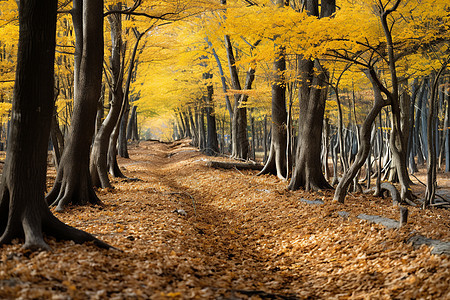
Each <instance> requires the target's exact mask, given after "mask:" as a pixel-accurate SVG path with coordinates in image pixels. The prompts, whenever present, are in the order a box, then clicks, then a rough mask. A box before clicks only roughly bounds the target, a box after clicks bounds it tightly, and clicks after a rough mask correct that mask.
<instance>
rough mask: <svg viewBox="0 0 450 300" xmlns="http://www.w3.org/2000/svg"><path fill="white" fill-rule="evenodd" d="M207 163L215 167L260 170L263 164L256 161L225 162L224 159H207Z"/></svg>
mask: <svg viewBox="0 0 450 300" xmlns="http://www.w3.org/2000/svg"><path fill="white" fill-rule="evenodd" d="M206 165H207V166H208V167H211V168H215V169H238V170H258V171H261V170H262V168H263V165H258V164H255V163H238V162H224V161H213V160H210V161H207V162H206Z"/></svg>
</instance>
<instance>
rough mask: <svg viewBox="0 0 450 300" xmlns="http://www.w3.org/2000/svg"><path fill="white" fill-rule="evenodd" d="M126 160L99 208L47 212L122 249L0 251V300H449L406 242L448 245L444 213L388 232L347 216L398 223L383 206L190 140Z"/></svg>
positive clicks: (442, 261)
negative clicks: (271, 172)
mask: <svg viewBox="0 0 450 300" xmlns="http://www.w3.org/2000/svg"><path fill="white" fill-rule="evenodd" d="M130 157H131V159H120V160H119V165H120V166H121V167H122V169H123V171H124V173H125V175H127V176H128V177H129V178H131V179H113V180H112V182H113V185H114V186H115V189H112V190H111V189H104V190H99V191H98V194H99V197H100V198H101V199H102V201H103V202H104V204H105V205H104V206H103V207H99V206H87V207H71V208H69V209H68V210H67V211H66V212H64V213H55V214H56V215H57V216H58V218H60V219H61V220H63V221H64V222H66V223H68V224H70V225H72V226H75V227H77V228H79V229H83V230H86V231H88V232H90V233H92V234H94V235H96V236H97V237H99V238H100V239H102V240H104V241H105V242H107V243H109V244H111V245H113V246H115V247H117V248H119V249H121V250H123V251H122V252H120V251H115V250H109V251H108V250H102V249H97V248H96V247H94V246H92V245H75V244H73V243H72V242H57V241H54V240H49V241H48V242H49V244H50V246H51V247H52V249H53V251H52V252H41V253H31V252H27V251H24V250H22V249H21V248H20V242H18V243H16V244H14V245H10V246H3V247H2V248H1V250H0V260H1V264H0V298H2V299H4V298H5V299H13V298H19V297H22V298H24V299H39V298H41V299H44V298H45V299H87V298H90V299H149V298H150V299H191V298H197V299H247V298H252V299H260V298H262V299H307V298H309V299H316V298H323V299H347V298H355V299H362V298H374V299H379V298H402V299H408V298H422V297H423V298H427V297H428V298H432V299H445V298H447V299H448V298H450V292H449V286H450V260H449V258H448V257H446V256H435V255H431V254H430V249H429V248H428V247H426V246H422V247H421V248H419V249H414V248H413V247H412V246H411V245H407V244H405V243H404V241H405V240H406V239H407V238H408V237H409V236H411V235H412V234H417V233H420V234H422V235H424V236H427V237H429V238H435V239H441V240H445V241H450V230H449V229H450V214H449V211H448V210H441V209H435V210H427V211H422V210H420V209H417V208H410V222H409V223H408V224H407V225H406V226H404V227H402V228H401V229H395V230H388V229H385V228H384V227H382V226H381V225H374V224H369V223H368V222H366V221H362V220H359V219H357V218H356V216H357V215H358V214H360V213H365V214H377V215H381V216H383V217H389V218H393V219H398V217H399V216H398V208H396V207H392V204H391V201H390V200H389V199H378V198H372V197H368V196H365V195H364V196H363V195H357V194H355V195H350V196H349V197H348V199H347V202H346V204H345V205H339V204H332V203H331V199H332V193H331V192H321V193H304V192H302V191H296V192H292V191H287V189H286V186H287V183H286V182H283V181H280V180H278V179H277V178H276V177H275V176H260V177H258V176H255V174H256V172H255V171H237V170H217V169H212V168H208V167H207V166H206V160H209V159H210V158H209V157H206V156H204V155H203V154H202V153H200V152H198V151H197V150H196V149H195V148H192V147H190V146H189V144H188V142H187V141H180V142H176V143H171V144H163V143H159V142H152V141H148V142H141V143H140V144H139V145H138V146H133V147H130ZM214 160H224V161H228V160H229V159H227V158H214ZM133 178H137V179H139V180H135V179H133ZM53 179H54V172H52V171H50V172H49V185H50V184H51V181H52V180H53ZM300 199H306V200H316V199H320V200H323V201H324V204H322V205H310V204H307V203H305V202H302V201H300ZM341 211H346V212H348V216H344V217H342V216H341V214H340V212H341Z"/></svg>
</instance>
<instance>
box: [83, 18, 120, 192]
mask: <svg viewBox="0 0 450 300" xmlns="http://www.w3.org/2000/svg"><path fill="white" fill-rule="evenodd" d="M108 20H109V23H110V25H111V41H112V51H111V74H112V75H111V77H112V79H111V81H112V82H111V86H110V90H111V93H112V99H111V102H110V109H109V112H108V115H107V116H106V119H105V120H104V121H103V123H102V126H101V127H100V129H99V131H98V133H97V134H96V136H95V139H94V143H93V145H92V150H91V161H90V165H89V170H90V173H91V178H92V183H93V184H94V186H97V187H101V188H108V187H112V185H111V182H110V181H109V177H108V151H109V144H110V143H109V141H110V139H111V138H112V139H115V141H117V136H118V131H117V133H116V136H115V137H112V135H111V134H112V132H113V130H114V128H115V127H116V124H117V123H118V120H119V118H120V112H121V110H122V103H123V90H122V83H123V67H121V58H122V51H123V49H122V48H123V47H122V18H121V15H120V14H112V15H110V16H108ZM122 66H123V63H122ZM115 141H112V142H113V143H114V148H116V144H115V143H116V142H115ZM114 150H115V149H113V150H112V152H113V154H111V155H114V158H113V160H115V159H116V154H117V150H115V151H114ZM111 165H114V163H111Z"/></svg>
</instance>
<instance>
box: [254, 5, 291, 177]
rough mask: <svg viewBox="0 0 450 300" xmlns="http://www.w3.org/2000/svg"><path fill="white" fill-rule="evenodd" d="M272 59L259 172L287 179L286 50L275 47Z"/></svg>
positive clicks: (281, 47)
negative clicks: (265, 146) (268, 133)
mask: <svg viewBox="0 0 450 300" xmlns="http://www.w3.org/2000/svg"><path fill="white" fill-rule="evenodd" d="M276 5H277V6H278V7H280V8H282V7H283V5H284V1H283V0H277V1H276ZM277 48H278V49H277V52H278V53H277V54H276V57H275V61H274V64H273V66H274V79H273V83H272V139H271V142H270V152H269V157H268V159H267V161H266V164H265V166H264V168H263V170H262V171H261V172H260V173H259V174H274V175H277V177H278V178H280V179H287V177H288V168H289V166H287V122H288V119H287V116H288V115H287V111H286V82H285V78H284V72H285V71H286V53H285V52H286V50H285V48H284V47H283V46H278V47H277Z"/></svg>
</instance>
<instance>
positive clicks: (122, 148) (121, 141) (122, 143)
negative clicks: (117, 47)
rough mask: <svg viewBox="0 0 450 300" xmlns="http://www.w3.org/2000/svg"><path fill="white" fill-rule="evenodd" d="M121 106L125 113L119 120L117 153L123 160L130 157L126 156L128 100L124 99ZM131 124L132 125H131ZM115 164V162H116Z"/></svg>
mask: <svg viewBox="0 0 450 300" xmlns="http://www.w3.org/2000/svg"><path fill="white" fill-rule="evenodd" d="M123 105H125V111H124V113H123V115H122V117H121V118H120V130H119V138H118V141H117V152H118V154H119V156H120V157H123V158H130V155H129V154H128V143H127V141H128V139H127V132H128V130H127V126H128V124H130V122H128V116H129V115H130V103H129V101H128V99H125V100H124V102H123ZM131 124H133V123H131ZM116 162H117V160H116Z"/></svg>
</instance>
